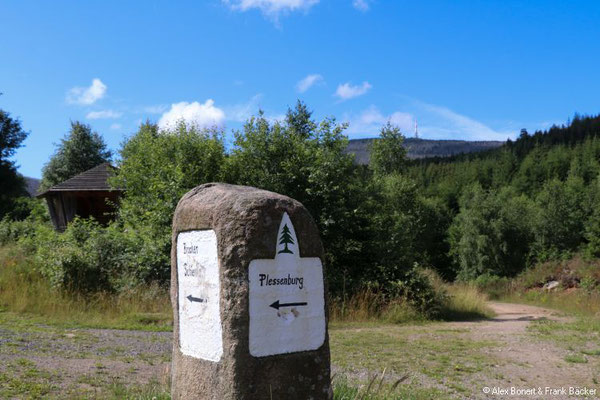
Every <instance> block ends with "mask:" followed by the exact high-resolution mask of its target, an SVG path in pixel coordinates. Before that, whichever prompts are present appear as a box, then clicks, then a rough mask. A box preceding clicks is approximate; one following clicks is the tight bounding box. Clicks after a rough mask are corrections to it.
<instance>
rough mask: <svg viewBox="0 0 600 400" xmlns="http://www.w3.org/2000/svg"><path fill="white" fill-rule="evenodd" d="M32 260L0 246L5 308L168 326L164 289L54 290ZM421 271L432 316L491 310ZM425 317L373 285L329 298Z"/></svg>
mask: <svg viewBox="0 0 600 400" xmlns="http://www.w3.org/2000/svg"><path fill="white" fill-rule="evenodd" d="M33 260H34V258H33V257H31V256H28V255H26V254H24V252H23V248H22V247H20V246H17V245H8V246H4V247H0V307H1V308H2V309H4V310H5V311H12V312H18V313H29V314H33V315H38V316H40V317H43V320H44V321H47V322H55V323H61V324H67V325H68V324H72V325H78V326H88V327H109V328H121V329H144V330H169V329H171V324H172V310H171V303H170V298H169V293H168V291H167V289H166V288H161V287H158V286H156V285H145V286H138V287H136V288H132V289H130V290H127V291H123V292H120V293H108V292H97V293H89V294H81V293H77V292H69V291H64V290H58V289H56V288H53V287H52V286H51V285H50V283H49V282H48V280H46V279H44V277H43V276H42V275H41V274H40V273H39V272H38V269H37V268H36V266H35V265H34V264H33V263H34V261H33ZM426 274H427V276H428V279H429V281H430V283H431V285H432V287H433V289H434V290H435V291H436V293H438V294H439V296H437V297H438V298H439V299H440V300H439V301H440V303H441V304H439V305H438V306H439V310H437V313H436V316H435V318H437V319H444V320H465V319H477V318H486V317H489V316H490V315H491V311H490V310H489V309H488V308H487V306H486V297H485V296H484V295H483V294H482V293H481V292H480V291H478V290H477V288H476V287H475V286H474V285H467V284H447V283H445V282H443V281H442V280H441V279H440V278H439V277H438V276H437V275H435V273H433V272H431V271H428V272H426ZM430 318H431V315H426V314H425V313H424V312H422V311H419V310H418V309H417V308H416V307H415V306H414V304H412V303H411V302H410V301H408V300H407V299H406V298H403V297H397V298H391V299H390V298H389V297H387V296H385V295H383V294H382V293H381V292H377V291H374V290H364V291H362V292H359V293H356V294H354V295H353V296H350V297H349V298H347V299H334V300H333V301H331V303H330V319H331V321H332V322H369V321H372V322H386V323H408V322H422V321H425V320H427V319H430Z"/></svg>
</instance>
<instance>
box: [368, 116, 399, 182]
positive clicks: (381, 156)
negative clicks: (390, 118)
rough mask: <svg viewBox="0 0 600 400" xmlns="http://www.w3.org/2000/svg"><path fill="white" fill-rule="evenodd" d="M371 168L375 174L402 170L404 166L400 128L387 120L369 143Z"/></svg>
mask: <svg viewBox="0 0 600 400" xmlns="http://www.w3.org/2000/svg"><path fill="white" fill-rule="evenodd" d="M370 165H371V168H372V169H373V171H375V173H376V174H377V175H387V174H392V173H399V172H402V171H403V170H404V168H405V166H406V148H404V136H403V135H402V133H401V132H400V128H398V127H397V126H394V125H392V123H391V122H388V123H387V124H386V125H385V126H384V127H383V128H381V132H380V133H379V139H377V140H375V141H373V144H372V145H371V164H370Z"/></svg>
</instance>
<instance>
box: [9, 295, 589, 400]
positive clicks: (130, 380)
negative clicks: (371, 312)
mask: <svg viewBox="0 0 600 400" xmlns="http://www.w3.org/2000/svg"><path fill="white" fill-rule="evenodd" d="M490 306H491V308H493V310H494V311H495V312H496V316H495V317H494V318H493V319H490V320H483V321H475V322H440V323H426V324H417V325H380V324H358V325H357V324H349V325H344V324H340V325H335V324H334V326H332V328H331V329H330V342H331V352H332V363H333V370H334V371H335V372H336V373H337V374H343V375H346V376H348V377H349V378H350V379H351V380H353V381H362V382H364V381H365V379H368V377H369V376H372V374H373V373H377V372H379V373H381V371H383V370H384V369H386V370H387V371H388V372H387V375H386V379H390V380H393V379H397V378H398V377H400V376H403V375H407V376H410V379H408V380H407V381H406V382H405V383H403V385H405V386H406V390H407V392H406V393H419V394H420V396H414V398H464V399H476V398H479V399H495V398H510V399H520V398H523V399H562V398H583V396H573V397H569V396H568V395H567V394H561V393H557V392H554V393H552V392H550V393H549V392H548V391H547V390H546V387H548V388H549V389H557V390H560V389H561V388H565V389H566V390H568V388H569V387H581V388H583V387H586V388H588V389H596V390H598V389H600V384H599V380H600V336H599V332H598V329H597V328H596V327H594V328H593V329H584V328H585V326H583V327H580V326H579V325H578V324H579V323H580V322H579V321H578V322H577V323H575V322H574V320H573V319H569V318H566V317H563V316H561V315H560V314H558V313H556V312H554V311H551V310H547V309H543V308H539V307H532V306H526V305H520V304H505V303H490ZM23 318H24V317H22V316H20V315H17V314H8V313H0V398H123V397H124V396H123V395H122V393H123V390H124V388H125V387H129V386H131V385H133V386H136V387H138V389H136V390H141V392H140V393H141V394H143V393H148V392H149V391H153V392H152V393H155V392H156V391H158V392H159V393H164V394H168V380H169V364H170V358H171V333H169V332H160V333H156V332H138V331H118V330H108V329H69V328H59V327H52V326H47V325H42V324H31V323H27V322H25V321H24V319H23ZM144 385H145V386H144ZM139 387H141V388H142V389H139ZM486 387H487V388H490V390H493V389H494V388H502V389H503V390H508V391H509V392H510V390H511V388H515V389H519V390H525V389H532V388H534V389H536V394H535V395H527V394H524V395H521V396H519V395H510V394H508V395H501V394H498V395H495V394H494V393H489V394H487V395H486V394H485V393H484V388H486ZM538 388H541V389H542V395H539V392H537V390H538ZM134 393H138V392H134ZM423 393H425V394H423ZM109 394H110V396H109ZM146 397H147V398H152V397H154V395H151V396H142V397H140V398H146ZM158 398H168V395H166V397H164V396H163V397H161V396H159V397H158ZM588 398H600V395H598V392H596V396H588Z"/></svg>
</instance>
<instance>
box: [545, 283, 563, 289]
mask: <svg viewBox="0 0 600 400" xmlns="http://www.w3.org/2000/svg"><path fill="white" fill-rule="evenodd" d="M559 285H560V282H559V281H550V282H547V283H546V284H545V285H544V289H546V290H552V289H556V288H557V287H558V286H559Z"/></svg>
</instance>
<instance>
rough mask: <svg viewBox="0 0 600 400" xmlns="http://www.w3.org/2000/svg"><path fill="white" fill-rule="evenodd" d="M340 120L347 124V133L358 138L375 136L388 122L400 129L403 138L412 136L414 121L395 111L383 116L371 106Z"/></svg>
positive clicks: (408, 116) (407, 114) (406, 114)
mask: <svg viewBox="0 0 600 400" xmlns="http://www.w3.org/2000/svg"><path fill="white" fill-rule="evenodd" d="M342 119H343V120H344V121H345V122H348V124H349V126H348V130H347V133H348V134H349V135H357V136H360V137H367V136H377V135H378V134H379V131H380V130H381V127H382V126H384V125H385V124H386V123H388V122H391V123H392V124H393V125H395V126H397V127H398V128H400V132H402V134H404V135H405V136H412V133H413V131H414V125H415V119H414V117H413V116H412V115H411V114H409V113H405V112H401V111H396V112H393V113H392V114H389V115H384V114H383V113H382V112H381V111H380V110H379V109H378V108H377V107H375V106H373V105H372V106H370V107H368V108H367V109H365V110H363V111H362V112H361V113H360V114H358V115H355V116H349V115H346V116H345V117H344V118H342Z"/></svg>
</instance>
